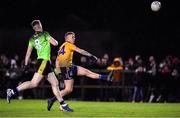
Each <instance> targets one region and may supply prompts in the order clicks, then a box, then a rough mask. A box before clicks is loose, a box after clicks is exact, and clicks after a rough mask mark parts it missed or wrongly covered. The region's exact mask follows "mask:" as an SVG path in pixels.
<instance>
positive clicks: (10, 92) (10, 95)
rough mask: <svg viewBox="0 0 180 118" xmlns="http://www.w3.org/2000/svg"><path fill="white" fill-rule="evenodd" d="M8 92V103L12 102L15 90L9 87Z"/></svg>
mask: <svg viewBox="0 0 180 118" xmlns="http://www.w3.org/2000/svg"><path fill="white" fill-rule="evenodd" d="M6 92H7V96H6V100H7V102H8V103H10V102H11V98H12V96H13V95H14V92H13V90H12V89H7V91H6Z"/></svg>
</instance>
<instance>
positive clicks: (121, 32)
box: [0, 0, 180, 102]
mask: <svg viewBox="0 0 180 118" xmlns="http://www.w3.org/2000/svg"><path fill="white" fill-rule="evenodd" d="M151 2H152V0H138V1H132V0H131V1H127V0H124V1H118V0H112V1H109V0H76V1H53V0H51V1H43V0H38V1H37V0H28V1H23V0H13V1H12V0H6V1H5V0H4V1H2V2H1V5H0V55H1V61H0V63H1V65H0V66H1V67H0V68H1V73H0V74H1V76H0V77H1V78H0V79H1V86H0V87H1V94H0V96H1V97H4V94H5V93H4V92H3V91H4V90H5V89H6V88H7V87H8V86H12V85H16V84H17V83H19V82H20V80H22V79H20V78H22V75H21V74H20V72H19V74H18V72H15V73H16V76H13V75H11V74H12V73H11V71H12V70H11V69H14V68H21V65H22V63H23V59H24V56H25V53H26V48H27V45H28V39H29V38H30V37H31V36H32V35H33V30H32V28H31V26H30V23H31V21H32V20H34V19H39V20H41V22H42V25H43V28H44V30H45V31H48V32H49V33H50V34H51V36H53V37H54V38H55V39H56V40H58V41H59V44H62V43H63V42H64V38H63V37H64V33H65V32H67V31H74V32H75V33H76V45H77V46H79V47H81V48H83V49H85V50H87V51H89V52H91V53H93V54H94V55H96V56H97V57H99V58H100V59H99V61H98V62H97V63H96V64H94V63H92V62H91V61H90V60H88V59H87V58H86V57H82V56H81V55H78V54H75V55H74V56H75V58H74V63H75V64H79V65H81V66H85V67H87V68H89V69H92V70H94V71H96V72H99V73H107V72H108V71H109V70H108V67H109V66H112V64H114V59H115V58H116V57H117V58H119V60H120V61H119V63H120V64H119V65H120V66H122V69H121V70H118V72H117V73H119V76H117V81H116V82H112V83H107V82H103V81H93V80H90V79H89V78H79V79H77V83H75V85H76V86H75V91H74V92H73V93H72V94H71V95H69V96H68V98H69V99H81V100H106V101H107V100H110V101H111V100H115V101H116V100H119V101H123V100H124V101H132V102H136V101H145V102H152V101H153V100H151V99H150V98H151V97H153V96H155V97H156V99H154V101H156V102H158V101H163V102H179V101H180V91H179V89H180V88H179V87H178V84H179V62H180V61H179V56H180V55H179V43H180V40H179V38H180V35H179V33H180V30H179V27H180V22H179V21H180V14H179V11H180V8H179V6H178V5H179V4H178V3H179V2H178V0H175V1H170V0H169V1H168V0H164V1H162V0H161V1H160V2H161V4H162V8H161V9H160V11H158V12H153V11H152V10H151V9H150V4H151ZM57 51H58V47H56V48H53V49H52V60H53V59H55V56H56V54H57ZM35 58H36V53H34V54H33V56H32V60H31V64H32V68H31V70H30V72H29V74H30V75H29V76H27V75H26V76H27V77H25V78H29V79H30V78H31V74H32V73H33V66H34V65H33V64H35V63H36V61H35ZM154 63H155V64H154ZM131 64H132V65H131ZM131 66H132V67H131ZM153 69H154V70H153ZM16 70H18V69H16ZM13 72H14V70H13ZM138 72H141V74H140V75H139V73H138ZM153 72H155V74H154V73H153ZM137 73H138V74H137ZM152 76H153V77H152ZM13 77H14V78H16V79H13ZM23 78H24V77H23ZM134 78H135V79H134ZM139 78H140V79H139ZM152 78H153V79H152ZM14 80H16V81H15V84H14V83H12V81H13V82H14ZM177 83H178V84H177ZM42 85H43V86H42V88H43V90H44V89H49V86H44V85H46V81H45V83H42ZM83 85H92V86H83ZM103 86H104V87H103ZM160 86H163V87H164V88H163V87H160ZM83 87H84V88H83ZM108 87H110V88H108ZM42 88H39V89H42ZM82 88H83V89H82ZM99 88H101V89H99ZM139 88H142V89H139ZM160 88H163V90H160ZM94 89H95V90H96V91H97V93H94V92H93V93H91V92H92V91H93V90H94ZM138 91H139V92H138ZM30 92H32V91H30ZM136 92H137V98H136V97H135V96H136ZM34 93H38V92H34ZM34 93H32V96H29V98H47V97H50V96H51V93H50V92H48V93H49V94H45V93H46V92H45V93H44V94H42V92H40V93H41V94H36V95H34ZM74 94H75V95H74ZM77 94H79V95H80V97H79V96H77ZM86 94H89V95H90V96H88V95H86ZM155 94H156V95H155ZM28 95H29V93H28V94H27V95H24V97H28ZM162 96H164V98H162ZM104 98H105V99H104ZM158 98H159V99H158ZM160 98H162V99H161V100H160Z"/></svg>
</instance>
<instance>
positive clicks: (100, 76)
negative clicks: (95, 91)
mask: <svg viewBox="0 0 180 118" xmlns="http://www.w3.org/2000/svg"><path fill="white" fill-rule="evenodd" d="M107 77H108V76H107V75H99V79H103V80H106V79H107Z"/></svg>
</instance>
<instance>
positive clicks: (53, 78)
mask: <svg viewBox="0 0 180 118" xmlns="http://www.w3.org/2000/svg"><path fill="white" fill-rule="evenodd" d="M47 80H48V82H49V83H50V84H51V85H54V84H56V85H57V84H58V80H57V78H56V76H55V74H54V72H51V73H49V74H48V78H47Z"/></svg>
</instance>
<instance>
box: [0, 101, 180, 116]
mask: <svg viewBox="0 0 180 118" xmlns="http://www.w3.org/2000/svg"><path fill="white" fill-rule="evenodd" d="M67 103H68V104H69V105H70V107H72V108H73V109H74V112H73V113H67V112H63V111H59V109H58V107H59V103H58V102H56V103H55V104H54V106H53V108H52V110H51V111H47V109H46V107H47V100H12V101H11V104H8V103H7V102H6V100H4V99H0V117H180V103H161V104H160V103H124V102H86V101H84V102H83V101H67Z"/></svg>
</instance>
